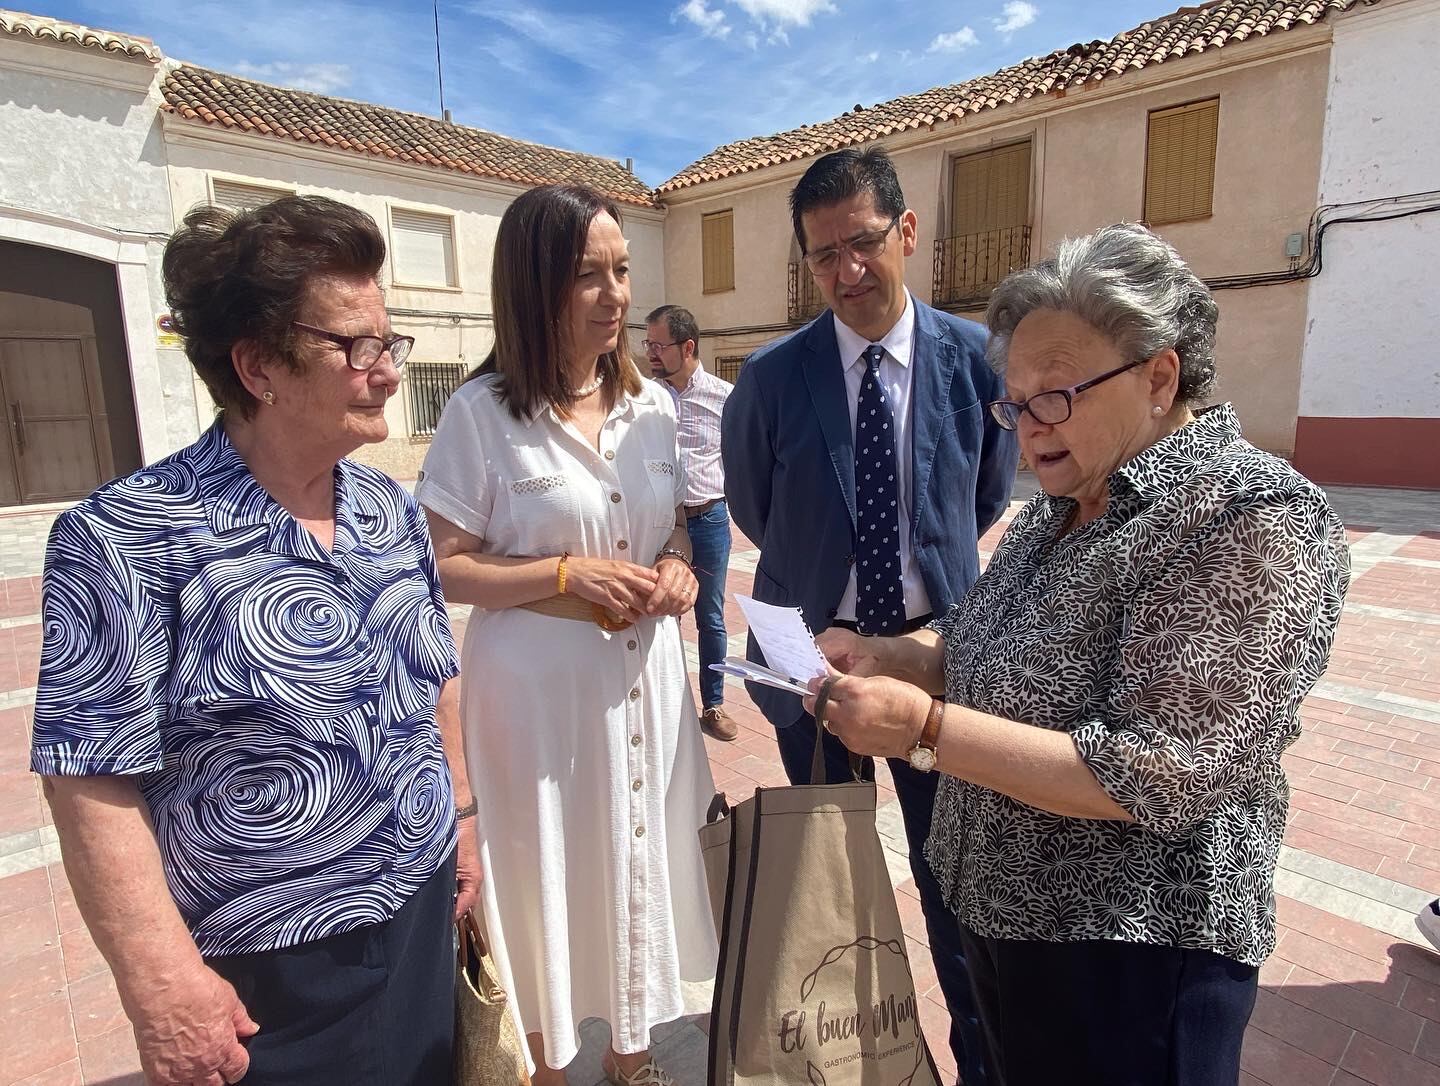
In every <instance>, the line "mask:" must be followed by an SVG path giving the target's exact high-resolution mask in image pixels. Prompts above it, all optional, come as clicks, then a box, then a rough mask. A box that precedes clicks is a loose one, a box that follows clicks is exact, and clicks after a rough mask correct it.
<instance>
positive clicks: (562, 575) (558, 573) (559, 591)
mask: <svg viewBox="0 0 1440 1086" xmlns="http://www.w3.org/2000/svg"><path fill="white" fill-rule="evenodd" d="M568 561H570V552H569V551H566V552H565V553H564V554H562V555H561V556H560V566H559V568H557V569H556V570H555V595H557V596H563V595H565V581H566V580H567V576H566V572H567V571H566V569H565V563H566V562H568Z"/></svg>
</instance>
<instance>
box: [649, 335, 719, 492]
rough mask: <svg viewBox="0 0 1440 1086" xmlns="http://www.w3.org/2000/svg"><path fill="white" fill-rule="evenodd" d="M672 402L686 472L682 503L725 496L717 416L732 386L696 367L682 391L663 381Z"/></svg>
mask: <svg viewBox="0 0 1440 1086" xmlns="http://www.w3.org/2000/svg"><path fill="white" fill-rule="evenodd" d="M661 384H663V385H664V386H665V387H666V388H667V389H669V390H670V396H671V398H672V399H673V400H674V401H675V440H676V441H677V442H678V443H679V446H680V466H681V468H682V469H683V470H684V472H685V480H686V488H685V504H686V505H704V504H705V503H706V502H708V501H713V500H714V499H716V498H723V497H724V496H725V467H724V465H723V464H722V463H721V462H720V417H721V416H722V415H723V414H724V413H725V400H726V398H727V397H728V396H729V395H730V393H731V392H733V391H734V389H735V386H734V385H732V384H731V383H730V382H729V381H726V380H724V379H723V378H720V377H716V376H715V375H714V374H713V373H707V372H706V371H705V366H704V364H703V363H702V364H700V365H697V366H696V367H695V372H694V373H692V374H691V375H690V381H689V383H688V384H686V386H685V388H684V390H683V391H681V390H678V389H676V388H675V387H674V386H673V385H671V384H670V382H669V381H662V382H661Z"/></svg>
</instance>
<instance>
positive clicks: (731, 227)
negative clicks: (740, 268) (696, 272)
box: [700, 210, 735, 294]
mask: <svg viewBox="0 0 1440 1086" xmlns="http://www.w3.org/2000/svg"><path fill="white" fill-rule="evenodd" d="M700 261H701V280H702V283H701V289H702V291H703V292H704V293H705V294H717V293H719V292H720V291H723V290H734V289H735V212H734V211H731V210H726V211H712V212H711V213H710V214H709V215H703V216H701V218H700Z"/></svg>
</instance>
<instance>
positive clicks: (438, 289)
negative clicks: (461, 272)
mask: <svg viewBox="0 0 1440 1086" xmlns="http://www.w3.org/2000/svg"><path fill="white" fill-rule="evenodd" d="M390 288H391V289H392V290H424V291H430V292H432V293H435V294H464V293H465V288H464V287H458V286H457V287H450V286H444V285H442V284H439V283H402V282H400V281H399V280H392V281H391V283H390Z"/></svg>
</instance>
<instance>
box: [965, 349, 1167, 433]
mask: <svg viewBox="0 0 1440 1086" xmlns="http://www.w3.org/2000/svg"><path fill="white" fill-rule="evenodd" d="M1149 361H1150V359H1148V358H1137V359H1136V360H1135V361H1134V362H1126V363H1125V365H1123V366H1120V367H1118V368H1116V369H1113V370H1110V371H1108V372H1107V373H1102V374H1101V375H1100V376H1099V377H1092V378H1090V380H1088V381H1081V382H1080V383H1079V384H1078V385H1071V386H1070V387H1069V388H1051V389H1047V390H1046V391H1044V392H1037V393H1035V395H1033V396H1031V397H1029V398H1028V399H1024V400H996V401H994V402H993V403H991V404H988V405H987V406H988V407H989V408H990V414H991V416H992V417H993V418H994V419H995V421H996V422H997V423H999V424H1000V425H1001V426H1002V427H1003V428H1005V429H1006V430H1014V429H1015V428H1016V427H1018V426H1019V425H1020V416H1021V415H1022V414H1023V413H1024V412H1026V411H1028V412H1030V417H1031V418H1033V419H1034V420H1035V421H1036V422H1038V423H1041V424H1043V425H1045V426H1059V425H1060V424H1061V423H1062V422H1065V421H1066V420H1067V419H1069V418H1070V414H1071V412H1073V411H1074V410H1075V397H1076V396H1078V395H1080V393H1082V392H1084V391H1085V390H1086V389H1087V388H1094V387H1095V386H1096V385H1098V384H1100V383H1101V382H1103V381H1108V380H1110V378H1112V377H1117V376H1119V375H1120V374H1122V373H1124V372H1125V371H1126V370H1133V369H1134V368H1135V367H1136V366H1140V365H1143V364H1145V363H1146V362H1149Z"/></svg>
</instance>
